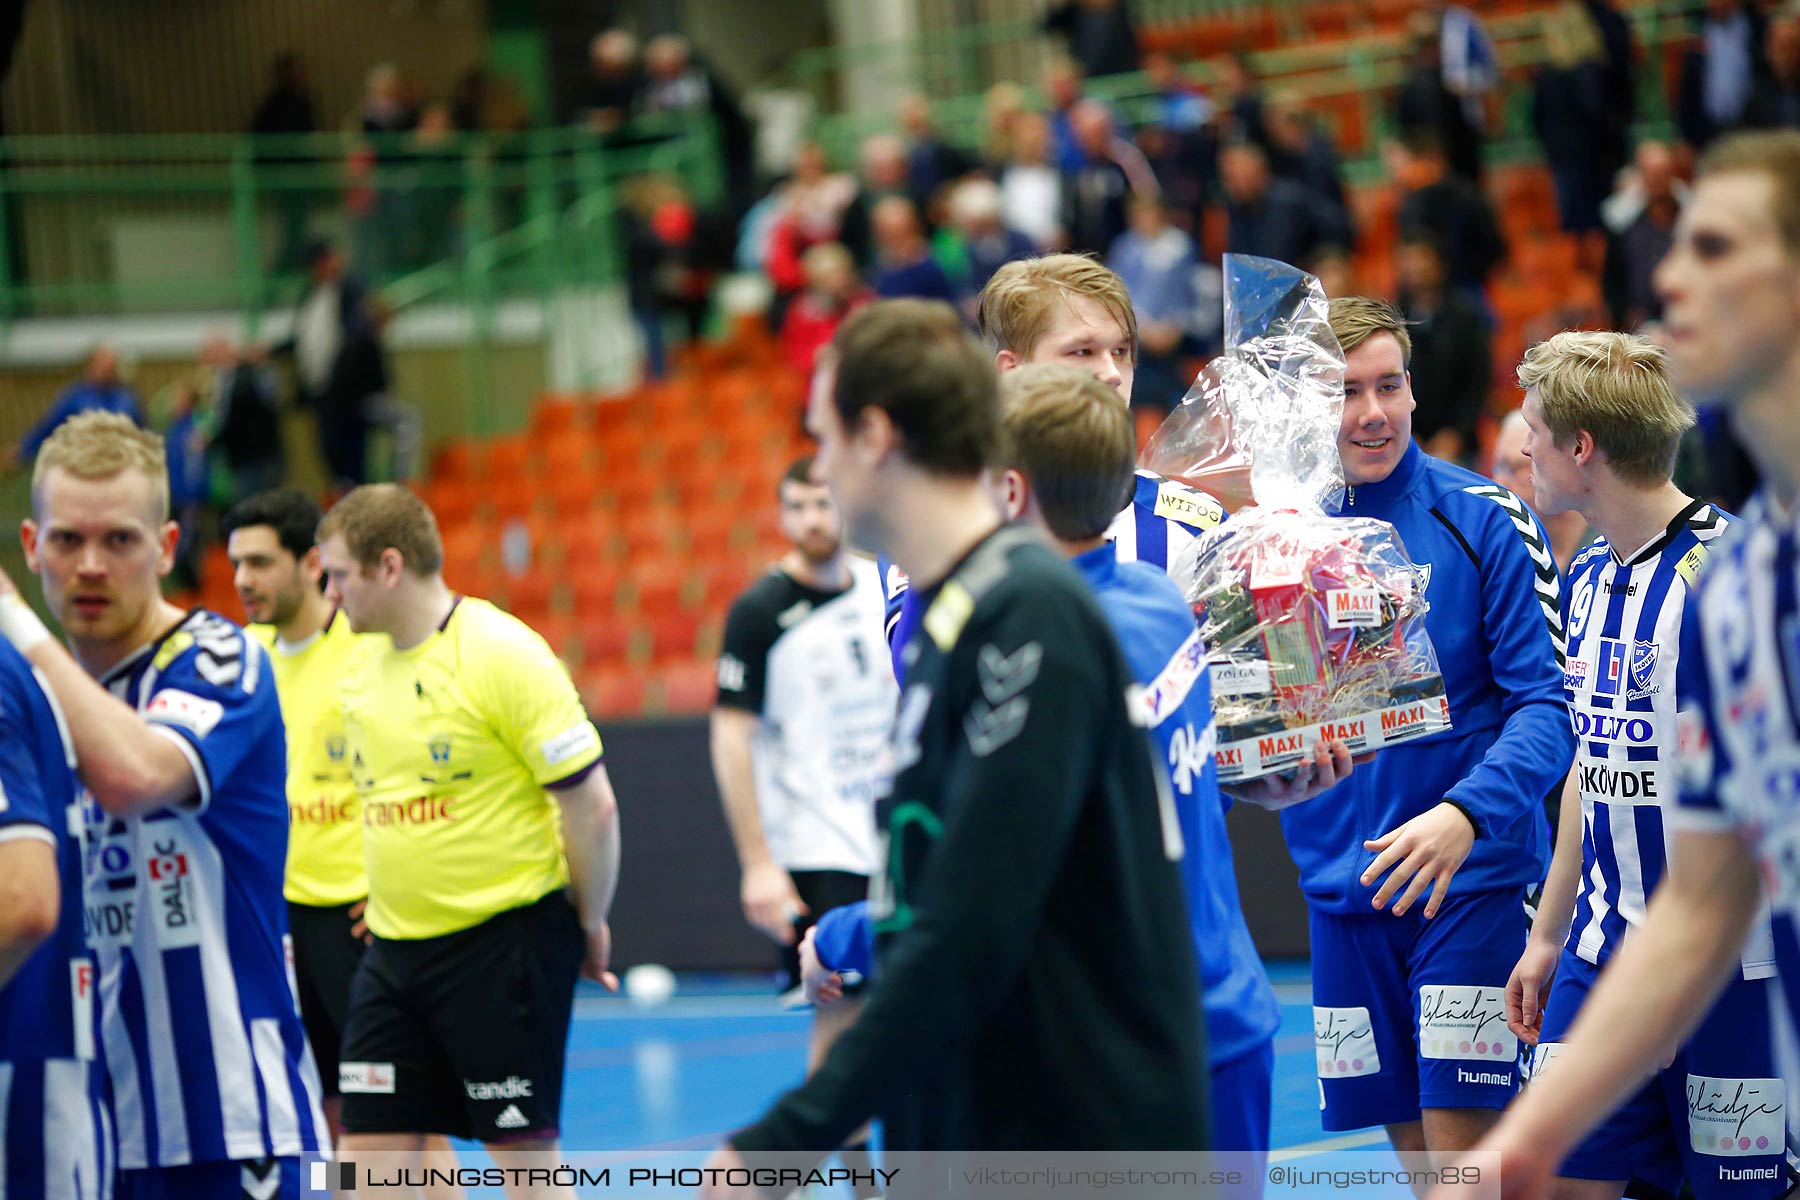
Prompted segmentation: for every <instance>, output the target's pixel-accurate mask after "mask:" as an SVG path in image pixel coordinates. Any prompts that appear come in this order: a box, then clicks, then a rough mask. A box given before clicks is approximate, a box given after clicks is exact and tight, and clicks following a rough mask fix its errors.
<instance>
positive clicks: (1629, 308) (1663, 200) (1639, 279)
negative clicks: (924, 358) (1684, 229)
mask: <svg viewBox="0 0 1800 1200" xmlns="http://www.w3.org/2000/svg"><path fill="white" fill-rule="evenodd" d="M1686 195H1687V189H1686V187H1685V185H1683V184H1682V182H1681V181H1680V180H1679V179H1677V178H1676V177H1675V155H1674V152H1673V151H1672V150H1670V148H1669V147H1668V145H1666V144H1665V143H1663V142H1645V143H1643V144H1642V145H1640V146H1639V147H1638V149H1637V155H1636V161H1635V170H1634V171H1633V173H1632V178H1631V179H1630V180H1629V181H1628V182H1627V183H1626V185H1625V186H1624V188H1622V189H1621V191H1620V193H1619V194H1618V195H1615V196H1613V197H1612V198H1610V199H1609V200H1608V201H1607V202H1606V204H1605V206H1604V210H1603V211H1604V213H1605V217H1606V223H1607V240H1606V261H1605V264H1604V266H1603V268H1602V270H1601V275H1600V282H1601V288H1602V291H1603V292H1604V293H1605V295H1606V308H1607V312H1608V314H1609V315H1610V317H1611V319H1612V323H1613V328H1615V329H1626V330H1630V329H1636V328H1638V327H1639V326H1640V325H1642V324H1643V323H1644V322H1646V321H1654V320H1657V319H1659V318H1660V317H1661V316H1662V297H1661V296H1659V295H1658V294H1657V291H1656V288H1655V287H1654V286H1653V285H1652V282H1651V277H1652V275H1653V274H1654V273H1655V271H1656V265H1657V264H1658V263H1660V262H1661V261H1662V260H1663V256H1664V255H1665V254H1667V253H1668V252H1669V247H1670V246H1671V245H1673V244H1674V241H1675V219H1676V218H1677V217H1679V216H1680V215H1681V208H1682V205H1683V203H1685V200H1686Z"/></svg>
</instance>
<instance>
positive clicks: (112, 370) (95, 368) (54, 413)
mask: <svg viewBox="0 0 1800 1200" xmlns="http://www.w3.org/2000/svg"><path fill="white" fill-rule="evenodd" d="M95 410H99V411H100V412H115V413H123V414H125V415H126V416H128V417H130V418H131V419H132V420H133V421H135V422H137V423H138V424H139V425H142V424H143V423H144V408H143V405H142V404H141V403H139V401H138V397H137V393H136V392H135V391H133V390H132V389H131V387H130V386H129V385H128V384H126V383H125V382H124V381H123V380H121V379H120V378H119V352H118V350H117V349H116V348H115V347H113V346H111V345H109V344H107V343H105V342H102V343H101V344H100V345H98V346H95V347H94V349H93V350H92V352H90V353H89V354H88V359H87V366H86V367H85V368H84V369H83V370H82V372H81V378H80V379H77V380H76V381H75V382H74V383H71V384H70V385H69V386H68V387H66V388H64V389H63V391H62V394H61V395H60V396H58V397H57V398H56V403H54V404H52V405H51V406H50V411H48V412H46V413H45V414H44V415H43V416H41V417H39V418H38V420H37V423H36V424H34V425H33V426H32V427H31V428H30V429H28V430H26V431H25V436H24V438H22V439H21V440H20V442H19V445H18V448H17V449H16V450H14V451H13V456H12V459H13V460H12V465H13V466H14V467H20V466H23V465H25V464H26V463H29V462H31V460H33V459H34V458H36V457H37V452H38V447H40V446H42V445H43V444H44V440H45V439H46V438H48V437H49V436H50V435H51V434H53V433H55V432H56V427H57V426H58V425H61V424H62V423H63V422H64V421H66V420H68V419H69V418H70V417H72V416H75V415H76V414H77V413H84V412H93V411H95Z"/></svg>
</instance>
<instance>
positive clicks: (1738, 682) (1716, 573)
mask: <svg viewBox="0 0 1800 1200" xmlns="http://www.w3.org/2000/svg"><path fill="white" fill-rule="evenodd" d="M1797 594H1800V532H1797V530H1796V523H1795V518H1794V516H1793V515H1792V514H1789V515H1786V516H1778V515H1777V514H1776V513H1775V512H1774V510H1773V507H1772V505H1771V504H1770V503H1769V501H1768V500H1767V498H1766V497H1764V496H1758V497H1756V498H1755V499H1753V500H1752V501H1751V503H1750V505H1749V506H1748V509H1747V511H1746V512H1745V514H1744V516H1743V518H1742V519H1741V520H1740V521H1739V522H1738V524H1737V526H1736V527H1735V528H1734V529H1733V530H1732V533H1731V536H1730V537H1729V538H1727V539H1726V540H1725V541H1724V542H1722V543H1719V544H1718V545H1716V546H1715V547H1714V552H1713V560H1712V562H1711V563H1710V564H1709V565H1708V567H1707V571H1706V575H1705V577H1704V578H1703V579H1702V580H1701V584H1700V587H1699V590H1698V594H1697V595H1696V596H1695V598H1694V599H1692V600H1690V601H1689V603H1688V611H1687V615H1686V618H1685V620H1684V621H1683V623H1682V629H1681V670H1680V673H1679V675H1678V676H1677V680H1678V687H1679V689H1680V692H1679V695H1680V702H1681V713H1680V717H1679V724H1680V731H1681V766H1680V772H1679V784H1680V795H1681V805H1680V808H1679V809H1678V810H1677V811H1676V812H1675V813H1674V814H1672V815H1671V821H1672V822H1674V823H1676V826H1677V828H1678V829H1686V830H1698V831H1701V832H1722V831H1727V830H1732V831H1736V832H1737V833H1738V834H1739V835H1740V836H1741V837H1742V838H1743V839H1744V841H1745V844H1746V845H1747V846H1749V848H1750V850H1751V852H1752V853H1754V854H1755V856H1756V858H1757V860H1758V866H1759V867H1760V868H1761V870H1760V873H1761V876H1762V883H1763V891H1764V894H1765V897H1766V899H1767V903H1768V907H1769V912H1768V921H1769V925H1770V931H1769V938H1770V941H1771V942H1772V944H1773V955H1774V961H1775V967H1776V972H1775V984H1774V988H1773V990H1772V993H1771V1000H1770V1005H1771V1008H1772V1010H1773V1011H1772V1013H1771V1017H1772V1019H1773V1030H1772V1032H1773V1037H1772V1039H1771V1044H1772V1045H1773V1046H1774V1048H1775V1060H1776V1064H1777V1066H1778V1067H1779V1068H1780V1070H1781V1076H1782V1078H1783V1079H1784V1080H1786V1082H1787V1086H1788V1089H1789V1094H1790V1095H1792V1094H1794V1092H1795V1090H1796V1089H1800V599H1797ZM1787 1111H1788V1131H1789V1142H1790V1144H1792V1142H1793V1141H1794V1138H1795V1137H1796V1136H1797V1135H1800V1105H1796V1104H1790V1105H1788V1106H1787Z"/></svg>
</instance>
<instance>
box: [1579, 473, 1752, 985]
mask: <svg viewBox="0 0 1800 1200" xmlns="http://www.w3.org/2000/svg"><path fill="white" fill-rule="evenodd" d="M1728 523H1729V518H1728V517H1727V516H1726V515H1725V514H1724V513H1722V512H1720V511H1719V510H1718V509H1717V508H1714V507H1713V506H1712V505H1709V504H1706V503H1704V502H1702V501H1699V500H1696V501H1694V502H1693V503H1692V504H1690V505H1688V506H1687V507H1686V508H1684V509H1683V510H1682V511H1681V512H1680V513H1679V514H1677V515H1676V517H1675V519H1674V520H1673V521H1672V522H1670V524H1669V527H1668V528H1667V529H1666V530H1664V531H1663V532H1662V533H1660V534H1658V535H1657V537H1656V538H1655V540H1653V541H1652V542H1650V544H1649V545H1646V546H1644V547H1642V548H1640V549H1639V550H1637V552H1636V553H1634V554H1630V555H1622V554H1620V553H1619V552H1618V550H1617V548H1615V547H1614V546H1612V545H1611V544H1610V543H1609V542H1607V540H1606V539H1605V538H1601V539H1599V540H1598V541H1596V542H1595V543H1594V544H1593V545H1591V546H1589V547H1588V548H1587V549H1586V550H1583V551H1582V552H1581V553H1580V554H1579V555H1577V556H1576V558H1575V561H1574V562H1572V563H1571V564H1570V565H1569V585H1568V588H1567V590H1566V591H1565V593H1564V594H1565V595H1566V596H1567V597H1568V608H1567V613H1566V625H1567V630H1568V658H1567V663H1566V666H1565V668H1564V676H1563V683H1564V688H1565V690H1566V691H1567V693H1568V697H1569V707H1570V711H1571V716H1572V718H1573V721H1574V725H1575V737H1576V745H1575V779H1576V784H1577V787H1578V789H1579V791H1580V795H1581V818H1582V835H1581V890H1580V892H1579V894H1578V895H1577V897H1576V900H1575V919H1574V923H1573V924H1572V925H1571V926H1570V929H1569V939H1568V948H1569V949H1570V950H1572V951H1573V952H1574V953H1576V954H1577V955H1579V956H1580V957H1581V958H1583V959H1584V960H1586V961H1588V962H1591V963H1594V964H1595V965H1600V964H1603V963H1605V962H1606V961H1607V959H1609V958H1610V957H1611V956H1612V955H1613V953H1614V952H1616V951H1617V950H1618V948H1619V946H1620V945H1621V944H1622V943H1623V941H1624V939H1625V936H1626V933H1627V932H1628V931H1629V930H1630V929H1631V928H1632V927H1634V926H1636V925H1638V924H1640V923H1641V922H1642V921H1643V919H1644V911H1645V907H1646V905H1647V904H1648V902H1649V898H1650V894H1651V893H1652V892H1653V891H1655V890H1656V885H1657V883H1658V882H1659V881H1660V880H1661V879H1662V877H1663V872H1664V870H1665V868H1666V866H1667V863H1668V838H1669V833H1668V831H1667V830H1666V829H1665V828H1664V821H1663V811H1664V806H1665V805H1668V806H1669V807H1670V808H1673V806H1674V803H1675V795H1676V782H1675V770H1676V758H1677V754H1676V749H1677V741H1678V735H1677V730H1676V709H1677V705H1676V694H1675V691H1676V689H1675V675H1676V672H1677V670H1678V654H1679V646H1680V637H1681V618H1682V612H1683V610H1684V609H1685V608H1686V607H1687V599H1688V595H1689V590H1690V588H1691V587H1692V586H1693V583H1694V581H1695V580H1696V579H1697V578H1699V572H1700V569H1701V566H1702V565H1703V564H1704V563H1705V562H1706V559H1707V557H1708V555H1709V553H1710V551H1709V545H1710V544H1711V543H1712V541H1713V540H1714V539H1715V538H1717V537H1718V536H1719V535H1720V534H1722V533H1724V532H1725V529H1726V527H1727V525H1728ZM1744 972H1745V975H1746V976H1747V977H1750V978H1761V977H1765V976H1767V975H1770V974H1772V973H1773V972H1774V965H1773V963H1772V962H1771V961H1769V958H1768V956H1767V946H1766V944H1765V945H1763V946H1762V947H1761V948H1754V949H1752V951H1751V955H1750V957H1749V958H1747V959H1746V961H1745V963H1744Z"/></svg>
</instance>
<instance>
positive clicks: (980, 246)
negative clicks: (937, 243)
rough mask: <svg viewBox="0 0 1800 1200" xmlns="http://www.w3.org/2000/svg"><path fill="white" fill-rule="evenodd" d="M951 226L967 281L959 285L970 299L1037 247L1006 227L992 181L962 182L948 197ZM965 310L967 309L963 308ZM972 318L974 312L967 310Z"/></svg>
mask: <svg viewBox="0 0 1800 1200" xmlns="http://www.w3.org/2000/svg"><path fill="white" fill-rule="evenodd" d="M950 225H951V227H952V228H954V229H955V230H956V232H957V234H958V235H959V236H961V238H962V241H963V253H964V257H965V258H966V259H967V261H968V278H967V279H964V280H963V281H962V283H963V291H964V294H965V295H967V296H970V297H973V296H975V295H976V294H978V293H979V292H980V291H981V289H982V288H984V287H986V286H987V281H988V280H989V279H991V278H993V275H994V272H995V271H998V270H999V269H1000V268H1001V267H1003V266H1005V265H1006V264H1007V263H1009V262H1012V261H1013V260H1014V259H1015V258H1029V257H1031V256H1032V255H1033V254H1035V253H1036V252H1037V249H1038V248H1037V246H1036V245H1035V244H1034V243H1033V242H1032V240H1031V239H1030V238H1029V237H1027V236H1026V235H1025V234H1023V233H1020V232H1019V231H1018V230H1017V229H1014V228H1012V227H1011V226H1010V225H1008V224H1007V223H1006V217H1005V206H1004V204H1003V203H1002V200H1001V194H1000V185H999V184H997V183H995V182H994V181H993V180H991V179H965V180H963V181H962V182H961V183H959V184H957V185H956V189H955V190H954V191H952V192H951V193H950ZM965 307H966V308H967V307H969V306H968V305H965ZM970 315H971V316H973V315H974V314H973V310H972V309H971V310H970Z"/></svg>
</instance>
